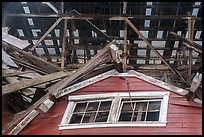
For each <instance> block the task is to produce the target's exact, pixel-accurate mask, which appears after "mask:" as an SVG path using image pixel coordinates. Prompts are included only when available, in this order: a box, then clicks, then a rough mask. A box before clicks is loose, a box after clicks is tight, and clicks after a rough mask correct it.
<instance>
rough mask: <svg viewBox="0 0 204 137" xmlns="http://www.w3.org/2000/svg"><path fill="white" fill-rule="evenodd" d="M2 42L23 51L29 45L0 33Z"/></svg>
mask: <svg viewBox="0 0 204 137" xmlns="http://www.w3.org/2000/svg"><path fill="white" fill-rule="evenodd" d="M2 41H4V42H6V43H9V44H11V45H12V46H15V47H17V48H19V49H24V48H26V47H27V46H29V45H30V43H28V42H26V41H23V40H21V39H19V38H16V37H14V36H12V35H10V34H6V33H5V32H3V31H2Z"/></svg>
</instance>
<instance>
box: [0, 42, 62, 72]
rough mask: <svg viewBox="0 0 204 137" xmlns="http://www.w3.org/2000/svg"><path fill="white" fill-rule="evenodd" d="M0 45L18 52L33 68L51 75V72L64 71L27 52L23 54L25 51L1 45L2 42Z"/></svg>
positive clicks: (4, 44)
mask: <svg viewBox="0 0 204 137" xmlns="http://www.w3.org/2000/svg"><path fill="white" fill-rule="evenodd" d="M2 45H3V46H5V47H7V48H9V49H11V50H14V51H16V52H18V53H19V54H21V55H23V56H24V57H25V58H26V59H27V60H29V61H30V62H32V65H33V66H37V67H39V68H41V69H43V70H44V71H46V72H47V73H53V72H57V71H62V70H64V69H62V68H60V67H59V66H57V65H54V64H52V63H50V62H47V61H45V60H44V59H41V58H39V57H37V56H35V55H32V54H31V53H29V52H25V51H23V50H20V49H18V48H16V47H13V46H9V45H8V44H6V43H3V42H2Z"/></svg>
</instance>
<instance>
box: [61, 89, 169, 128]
mask: <svg viewBox="0 0 204 137" xmlns="http://www.w3.org/2000/svg"><path fill="white" fill-rule="evenodd" d="M130 94H131V96H132V97H134V99H136V98H138V99H141V98H145V99H147V100H148V99H154V98H161V107H160V113H161V114H160V116H159V121H145V122H144V121H137V122H131V121H129V122H127V121H126V122H123V121H118V119H119V114H120V111H121V110H120V109H121V100H122V99H124V98H126V97H129V93H127V92H122V93H121V92H120V93H105V94H94V95H93V94H88V95H75V96H69V99H68V100H69V103H68V105H67V108H66V110H65V113H64V115H63V118H62V120H61V123H60V125H58V126H59V128H58V129H59V130H64V129H77V128H78V129H79V128H80V129H81V128H97V127H138V126H145V127H147V126H148V127H149V126H150V127H151V126H153V127H155V126H156V127H161V126H166V123H167V121H166V119H167V109H168V100H169V94H170V93H169V92H162V91H156V92H155V91H148V92H131V93H130ZM104 99H105V100H110V99H111V100H112V101H113V102H112V105H111V108H110V114H109V116H108V120H107V122H97V123H84V124H83V123H82V124H78V123H77V124H68V122H69V120H70V118H71V113H72V111H73V109H74V106H75V103H76V102H80V101H85V100H86V101H90V100H92V101H93V100H104ZM118 99H119V100H118ZM117 100H118V101H119V102H118V101H117Z"/></svg>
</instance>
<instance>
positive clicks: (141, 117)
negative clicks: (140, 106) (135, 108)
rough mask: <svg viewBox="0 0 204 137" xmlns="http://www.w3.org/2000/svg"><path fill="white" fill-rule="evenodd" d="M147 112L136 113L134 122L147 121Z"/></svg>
mask: <svg viewBox="0 0 204 137" xmlns="http://www.w3.org/2000/svg"><path fill="white" fill-rule="evenodd" d="M145 113H146V112H135V114H134V116H133V119H132V121H145Z"/></svg>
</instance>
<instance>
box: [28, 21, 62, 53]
mask: <svg viewBox="0 0 204 137" xmlns="http://www.w3.org/2000/svg"><path fill="white" fill-rule="evenodd" d="M62 19H63V18H59V19H58V20H57V21H56V22H55V23H54V24H53V25H52V26H51V27H50V28H49V29H48V30H47V32H45V34H44V35H43V36H42V37H41V38H40V39H39V40H38V41H37V42H36V43H35V44H34V45H33V47H32V48H31V49H30V51H33V50H34V49H35V48H36V47H37V46H38V45H39V44H40V42H41V41H42V40H44V39H45V37H46V36H47V35H48V34H49V33H50V32H51V31H52V30H53V29H54V28H55V27H56V26H57V25H58V24H59V23H60V21H61V20H62Z"/></svg>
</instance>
